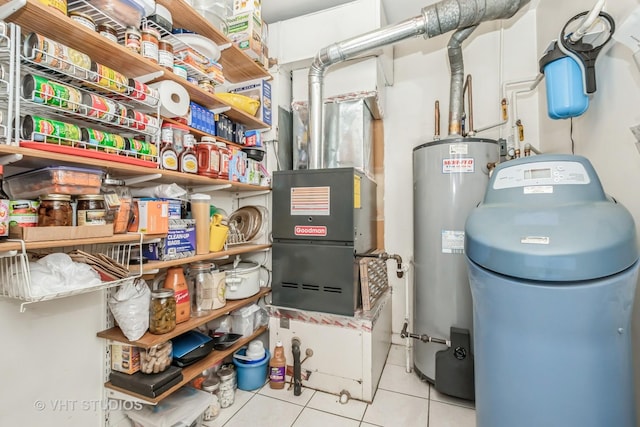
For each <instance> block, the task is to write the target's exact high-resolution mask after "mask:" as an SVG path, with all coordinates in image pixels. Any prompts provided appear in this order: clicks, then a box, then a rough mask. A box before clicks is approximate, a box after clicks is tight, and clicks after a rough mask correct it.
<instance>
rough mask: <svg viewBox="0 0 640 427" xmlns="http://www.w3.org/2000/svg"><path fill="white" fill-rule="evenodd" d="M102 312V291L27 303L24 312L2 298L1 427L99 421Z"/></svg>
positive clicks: (103, 342) (101, 368)
mask: <svg viewBox="0 0 640 427" xmlns="http://www.w3.org/2000/svg"><path fill="white" fill-rule="evenodd" d="M103 310H104V308H103V304H102V293H100V292H98V293H92V294H84V295H79V296H76V297H71V298H67V299H60V300H54V301H49V302H43V303H37V304H33V305H28V306H27V310H26V312H25V313H20V312H19V304H17V303H15V301H9V300H0V324H1V325H2V351H1V352H0V378H2V384H3V385H2V387H1V388H0V425H2V426H27V425H29V426H60V427H62V426H99V425H101V420H102V417H103V414H102V410H101V409H100V406H101V405H102V398H103V394H102V393H103V390H104V387H103V372H104V363H103V360H104V348H105V347H104V345H105V341H104V340H102V339H99V338H97V337H96V332H98V331H100V330H101V329H104V326H103V321H104V319H105V312H104V311H103ZM38 402H40V403H38ZM41 404H43V405H44V409H42V410H40V408H41V407H40V406H39V405H41ZM74 407H75V410H74Z"/></svg>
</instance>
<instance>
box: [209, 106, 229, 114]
mask: <svg viewBox="0 0 640 427" xmlns="http://www.w3.org/2000/svg"><path fill="white" fill-rule="evenodd" d="M229 110H231V107H229V106H225V107H218V108H212V109H210V110H209V111H211V112H212V113H213V114H222V113H226V112H227V111H229Z"/></svg>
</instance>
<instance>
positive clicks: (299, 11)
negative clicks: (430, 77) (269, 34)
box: [262, 0, 435, 24]
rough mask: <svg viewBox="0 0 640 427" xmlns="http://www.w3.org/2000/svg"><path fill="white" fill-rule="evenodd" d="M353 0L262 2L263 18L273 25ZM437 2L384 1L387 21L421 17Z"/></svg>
mask: <svg viewBox="0 0 640 427" xmlns="http://www.w3.org/2000/svg"><path fill="white" fill-rule="evenodd" d="M350 1H351V0H262V17H263V19H264V20H265V21H266V22H267V23H269V24H272V23H274V22H278V21H284V20H285V19H290V18H293V17H296V16H301V15H306V14H307V13H312V12H317V11H319V10H323V9H327V8H330V7H334V6H338V5H341V4H345V3H349V2H350ZM431 3H435V0H382V4H383V6H384V9H385V11H386V13H387V20H388V22H389V23H390V24H395V23H397V22H400V21H402V20H403V19H407V18H411V17H413V16H418V15H420V10H421V9H422V8H423V7H424V6H426V5H428V4H431Z"/></svg>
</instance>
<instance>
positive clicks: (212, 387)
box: [202, 375, 221, 421]
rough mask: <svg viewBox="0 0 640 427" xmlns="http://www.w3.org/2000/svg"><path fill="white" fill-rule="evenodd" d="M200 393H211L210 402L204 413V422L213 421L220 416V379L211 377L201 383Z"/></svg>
mask: <svg viewBox="0 0 640 427" xmlns="http://www.w3.org/2000/svg"><path fill="white" fill-rule="evenodd" d="M202 391H206V392H207V393H211V402H210V403H209V407H208V408H207V409H206V411H205V412H204V421H213V420H215V419H216V418H218V415H220V407H221V405H220V396H219V394H220V379H219V378H218V377H217V376H215V375H213V376H210V377H209V378H207V379H206V380H204V381H203V382H202Z"/></svg>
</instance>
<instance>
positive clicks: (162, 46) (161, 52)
mask: <svg viewBox="0 0 640 427" xmlns="http://www.w3.org/2000/svg"><path fill="white" fill-rule="evenodd" d="M158 65H160V66H161V67H164V68H166V69H167V70H169V71H173V45H172V44H171V42H169V41H167V40H159V41H158Z"/></svg>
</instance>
